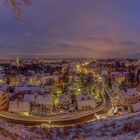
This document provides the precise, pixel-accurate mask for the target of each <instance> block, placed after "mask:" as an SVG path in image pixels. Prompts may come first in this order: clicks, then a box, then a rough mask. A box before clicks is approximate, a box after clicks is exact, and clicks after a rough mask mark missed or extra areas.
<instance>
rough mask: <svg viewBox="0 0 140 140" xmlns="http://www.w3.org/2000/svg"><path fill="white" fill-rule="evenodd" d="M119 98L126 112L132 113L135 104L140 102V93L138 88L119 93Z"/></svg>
mask: <svg viewBox="0 0 140 140" xmlns="http://www.w3.org/2000/svg"><path fill="white" fill-rule="evenodd" d="M117 98H118V102H119V104H120V105H121V107H122V108H123V109H124V111H129V110H130V112H131V111H132V110H133V109H134V108H133V107H135V104H137V103H139V102H140V93H139V92H138V91H137V89H136V88H129V89H125V90H121V91H119V93H118V95H117ZM136 110H137V109H136Z"/></svg>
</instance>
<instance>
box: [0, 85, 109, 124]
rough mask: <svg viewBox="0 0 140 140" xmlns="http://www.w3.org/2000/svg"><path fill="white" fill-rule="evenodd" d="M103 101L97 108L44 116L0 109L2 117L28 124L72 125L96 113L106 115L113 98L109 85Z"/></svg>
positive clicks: (91, 119) (82, 121)
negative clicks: (22, 114)
mask: <svg viewBox="0 0 140 140" xmlns="http://www.w3.org/2000/svg"><path fill="white" fill-rule="evenodd" d="M102 97H103V103H102V104H101V105H100V106H98V107H97V108H95V109H90V110H85V111H79V112H77V113H69V114H58V115H49V116H47V117H42V116H20V115H18V114H12V113H10V112H6V111H0V118H2V119H3V120H6V121H10V122H15V123H21V124H26V125H40V124H51V126H52V125H57V126H64V125H72V124H78V123H84V122H88V121H93V120H94V119H96V116H95V114H97V115H98V114H99V115H105V114H107V113H108V111H109V110H110V108H111V99H110V96H109V94H108V90H107V87H105V86H104V87H102Z"/></svg>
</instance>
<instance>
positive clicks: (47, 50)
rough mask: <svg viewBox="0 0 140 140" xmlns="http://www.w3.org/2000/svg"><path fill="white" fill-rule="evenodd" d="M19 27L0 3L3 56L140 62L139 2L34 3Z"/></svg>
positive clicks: (43, 0) (68, 0)
mask: <svg viewBox="0 0 140 140" xmlns="http://www.w3.org/2000/svg"><path fill="white" fill-rule="evenodd" d="M24 12H25V15H26V20H25V21H23V22H19V21H17V20H16V19H15V18H14V17H13V15H12V12H11V10H10V9H8V8H7V7H5V5H4V0H0V56H19V55H22V56H24V55H27V56H28V55H31V56H34V55H46V56H54V57H60V56H62V57H140V0H33V4H32V6H31V7H25V8H24Z"/></svg>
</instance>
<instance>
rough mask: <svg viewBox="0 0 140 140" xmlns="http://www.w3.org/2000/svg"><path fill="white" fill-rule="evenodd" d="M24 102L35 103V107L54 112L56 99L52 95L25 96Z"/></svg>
mask: <svg viewBox="0 0 140 140" xmlns="http://www.w3.org/2000/svg"><path fill="white" fill-rule="evenodd" d="M23 100H24V101H26V102H29V103H33V104H35V105H39V106H42V107H46V108H48V109H49V110H51V111H52V110H53V105H54V97H53V95H51V94H47V95H36V94H34V95H33V94H25V95H24V99H23Z"/></svg>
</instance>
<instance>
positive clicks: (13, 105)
mask: <svg viewBox="0 0 140 140" xmlns="http://www.w3.org/2000/svg"><path fill="white" fill-rule="evenodd" d="M30 109H31V106H30V103H29V102H21V101H10V103H9V109H8V111H9V112H15V113H22V112H28V113H29V112H30Z"/></svg>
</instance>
